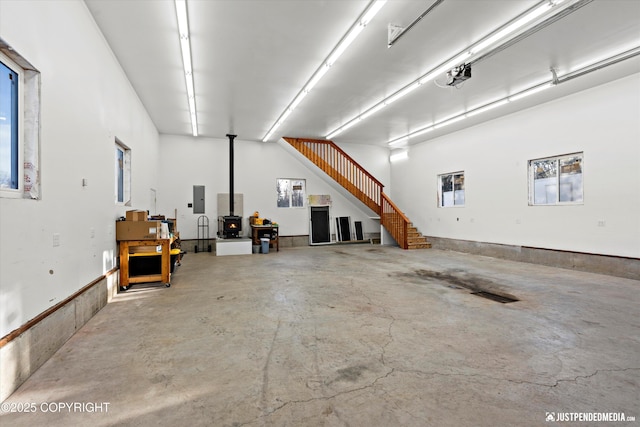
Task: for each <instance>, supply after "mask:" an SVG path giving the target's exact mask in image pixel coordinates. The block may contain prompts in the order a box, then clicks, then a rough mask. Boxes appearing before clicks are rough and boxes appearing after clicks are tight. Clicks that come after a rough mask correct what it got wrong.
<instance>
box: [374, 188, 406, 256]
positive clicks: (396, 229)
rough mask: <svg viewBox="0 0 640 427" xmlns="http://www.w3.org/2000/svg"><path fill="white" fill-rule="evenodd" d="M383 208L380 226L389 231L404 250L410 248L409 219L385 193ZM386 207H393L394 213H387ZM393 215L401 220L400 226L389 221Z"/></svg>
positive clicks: (383, 194)
mask: <svg viewBox="0 0 640 427" xmlns="http://www.w3.org/2000/svg"><path fill="white" fill-rule="evenodd" d="M381 196H382V203H381V204H382V206H381V207H380V224H381V225H382V226H384V228H386V229H387V231H389V234H391V237H393V238H394V239H395V241H396V243H398V246H400V247H401V248H402V249H408V248H409V241H408V240H409V239H408V237H409V224H410V223H411V221H409V218H407V216H406V215H405V214H404V213H403V212H402V211H401V210H400V209H399V208H398V206H396V204H395V203H393V202H392V201H391V199H390V198H389V196H387V195H386V194H385V193H382V195H381ZM385 206H389V207H391V210H392V212H386V210H385ZM389 215H393V217H394V218H398V219H399V220H400V224H397V221H396V222H395V223H391V222H390V221H389V220H388V218H389V217H388V216H389Z"/></svg>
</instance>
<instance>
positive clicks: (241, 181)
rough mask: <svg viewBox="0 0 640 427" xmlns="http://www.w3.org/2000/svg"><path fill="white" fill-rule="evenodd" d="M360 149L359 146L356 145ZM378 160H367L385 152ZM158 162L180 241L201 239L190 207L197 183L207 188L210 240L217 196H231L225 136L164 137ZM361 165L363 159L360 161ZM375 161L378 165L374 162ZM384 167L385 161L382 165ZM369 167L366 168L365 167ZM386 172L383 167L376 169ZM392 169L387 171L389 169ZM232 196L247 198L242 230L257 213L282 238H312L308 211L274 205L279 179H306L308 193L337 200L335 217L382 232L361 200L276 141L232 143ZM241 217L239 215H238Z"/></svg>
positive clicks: (161, 205)
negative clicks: (274, 225) (353, 198)
mask: <svg viewBox="0 0 640 427" xmlns="http://www.w3.org/2000/svg"><path fill="white" fill-rule="evenodd" d="M355 149H356V150H357V149H358V147H355ZM382 153H383V154H382V155H380V154H379V153H378V154H377V155H376V156H373V157H371V156H369V157H365V158H364V159H363V162H364V163H362V164H363V166H365V164H367V163H368V164H372V165H374V168H375V167H376V166H375V164H377V163H380V160H379V159H385V160H384V161H386V156H385V155H384V153H386V149H384V150H382ZM160 156H161V157H160V163H161V164H162V165H163V168H164V170H165V172H164V173H162V174H161V176H160V178H159V179H160V183H161V184H160V188H159V191H158V210H159V212H163V213H166V214H171V215H172V214H173V212H174V209H178V228H179V230H180V237H181V238H182V239H195V238H196V237H197V219H198V217H199V216H200V214H194V213H193V209H191V208H188V207H187V204H188V203H191V202H192V200H191V199H192V187H193V185H204V186H205V188H206V192H207V194H206V197H205V204H206V205H205V215H206V216H207V217H208V218H209V227H210V235H211V237H214V236H215V233H216V232H217V229H218V228H217V227H218V224H217V218H218V212H217V206H216V201H217V194H218V193H228V192H229V140H228V139H225V138H220V139H218V138H193V137H187V136H175V135H161V136H160ZM358 161H359V162H360V159H359V160H358ZM376 162H377V163H376ZM383 163H384V162H383ZM365 167H367V166H365ZM377 167H378V168H379V170H380V171H381V172H382V173H384V172H385V169H384V167H383V166H381V165H378V166H377ZM387 170H388V169H387ZM234 172H235V174H234V175H235V181H234V192H235V193H242V194H243V196H244V212H242V215H243V217H244V222H243V228H244V229H245V234H246V227H247V217H248V216H250V215H251V214H253V212H254V211H258V212H259V213H260V216H261V217H263V218H270V219H271V220H273V221H276V222H277V223H278V224H279V225H280V235H282V236H299V235H308V234H309V209H308V208H307V207H305V208H303V209H299V208H278V207H277V206H276V200H277V199H276V180H277V179H278V178H301V179H305V180H306V193H307V195H310V194H330V195H331V197H332V201H333V207H332V210H331V215H332V216H351V218H352V220H353V221H363V228H364V232H365V233H379V232H380V228H379V222H377V221H373V220H370V219H369V216H371V215H373V213H372V212H369V211H368V209H367V208H366V207H365V206H364V205H362V204H361V203H360V202H357V203H354V202H353V201H351V200H350V199H348V198H347V197H345V196H344V195H342V194H340V191H338V190H337V189H336V188H335V187H333V186H331V185H330V183H329V182H328V181H327V180H330V178H329V177H327V176H326V175H324V173H323V172H321V171H320V170H319V169H318V168H317V167H315V166H313V167H307V165H306V164H305V163H303V162H302V161H300V160H299V159H298V158H296V156H294V155H292V154H291V153H290V152H289V151H287V150H285V149H283V147H282V146H281V145H280V144H278V143H264V142H255V141H244V140H242V138H241V137H240V136H238V137H237V138H236V139H235V142H234ZM235 213H236V215H239V214H240V212H235Z"/></svg>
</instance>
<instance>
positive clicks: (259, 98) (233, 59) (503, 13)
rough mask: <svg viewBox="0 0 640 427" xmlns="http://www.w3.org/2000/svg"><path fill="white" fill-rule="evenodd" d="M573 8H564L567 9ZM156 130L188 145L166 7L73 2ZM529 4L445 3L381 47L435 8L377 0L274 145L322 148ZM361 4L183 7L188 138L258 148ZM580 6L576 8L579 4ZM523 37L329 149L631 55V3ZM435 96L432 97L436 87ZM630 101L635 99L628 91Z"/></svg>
mask: <svg viewBox="0 0 640 427" xmlns="http://www.w3.org/2000/svg"><path fill="white" fill-rule="evenodd" d="M575 1H576V0H574V2H575ZM85 2H86V4H87V6H88V8H89V10H90V12H91V13H92V15H93V16H94V18H95V20H96V23H97V24H98V26H99V27H100V29H101V31H102V32H103V34H104V36H105V38H106V40H107V42H108V43H109V45H110V46H111V48H112V50H113V52H114V53H115V55H116V57H117V58H118V60H119V61H120V64H121V65H122V68H123V69H124V71H125V73H126V74H127V76H128V78H129V80H130V81H131V83H132V85H133V87H134V89H135V90H136V92H137V93H138V95H139V97H140V99H141V100H142V102H143V104H144V105H145V107H146V109H147V110H148V112H149V114H150V115H151V118H152V119H153V121H154V123H155V125H156V127H157V128H158V130H159V132H160V133H165V134H176V135H190V134H191V124H190V120H189V111H188V102H187V96H186V89H185V81H184V75H183V71H182V62H181V61H182V57H181V52H180V43H179V38H178V30H177V22H176V14H175V7H174V3H173V1H170V0H127V1H125V0H85ZM539 3H540V0H445V1H443V2H442V3H440V4H439V5H438V6H437V7H434V8H433V10H432V11H431V12H430V13H429V14H428V15H427V16H425V17H424V18H423V19H422V20H420V21H419V22H418V23H417V24H416V25H415V26H414V27H413V28H412V29H411V30H410V31H408V32H407V33H406V34H405V35H404V36H403V37H402V38H401V39H399V40H398V41H397V42H396V43H395V44H394V46H393V47H391V48H387V27H388V24H389V23H392V24H397V25H402V26H406V25H408V24H409V23H411V22H412V21H413V20H414V19H416V18H417V17H418V16H419V15H420V14H422V13H423V12H424V11H425V10H427V9H428V8H429V7H430V6H431V5H432V4H434V0H423V1H418V0H389V1H388V2H387V3H386V5H385V6H384V7H383V8H382V9H381V11H380V12H379V13H378V14H377V15H376V16H375V18H374V19H373V20H372V21H371V22H370V23H369V25H368V26H367V27H366V28H365V29H364V30H363V32H362V33H361V34H360V36H359V37H358V38H357V39H356V40H355V41H354V42H353V43H352V45H351V46H350V47H349V49H348V50H347V51H346V52H345V53H344V54H343V55H342V56H341V57H340V59H339V60H338V61H337V62H336V63H335V64H334V65H333V66H332V67H331V69H330V70H329V72H328V73H327V74H326V75H325V76H324V78H323V79H322V80H321V81H320V83H318V85H317V86H316V87H315V88H314V89H313V90H312V92H311V93H310V94H309V95H308V96H307V97H306V98H305V99H304V100H303V101H302V103H301V104H300V105H299V106H298V107H297V108H296V109H295V110H294V111H293V113H292V114H291V115H290V116H289V118H288V119H287V120H286V121H285V123H284V124H283V125H282V126H281V127H280V128H278V130H277V131H276V133H275V134H274V136H273V137H272V138H271V140H272V141H273V140H276V139H277V138H278V137H279V136H293V137H310V138H318V139H322V138H324V137H325V136H326V135H327V134H328V133H329V132H331V131H333V130H335V129H336V128H338V127H340V126H341V125H343V124H344V123H346V122H347V121H348V120H349V119H352V118H354V117H355V116H357V115H358V114H360V113H361V112H363V111H365V110H366V109H368V108H370V107H372V106H373V105H374V104H376V103H377V102H379V101H381V100H382V99H383V98H385V97H387V96H389V95H391V94H393V93H394V92H395V91H397V90H399V89H400V88H402V87H403V86H405V85H407V84H408V83H410V82H412V81H414V80H415V79H417V78H419V77H420V76H422V75H423V74H425V73H426V72H427V71H429V70H431V69H432V68H435V67H436V66H437V65H439V64H440V63H442V62H444V61H445V60H447V59H449V58H451V57H452V56H454V55H456V54H457V53H459V52H461V51H463V49H465V48H467V47H469V46H470V45H472V44H473V43H475V42H477V41H479V40H480V39H482V38H483V37H484V36H486V35H488V34H489V33H491V32H492V31H494V30H495V29H497V28H499V27H500V26H502V25H504V24H505V23H507V22H508V21H510V20H512V19H513V18H515V17H516V16H518V15H519V14H521V13H523V12H524V11H526V10H528V9H529V8H531V7H533V6H535V5H537V4H539ZM368 4H369V1H368V0H187V7H188V15H189V25H190V29H191V49H192V53H193V69H194V83H195V91H196V106H197V114H198V127H199V135H200V136H203V137H213V138H225V134H227V133H235V134H237V135H238V138H239V139H243V140H256V141H259V140H262V138H263V137H264V136H265V134H266V133H267V132H268V131H269V129H270V128H271V126H272V125H273V124H274V123H275V121H276V120H277V119H278V118H279V116H280V115H281V114H282V113H283V111H284V110H285V108H286V107H287V106H288V105H289V104H290V103H291V101H292V100H293V99H294V97H295V96H296V95H297V94H298V92H299V91H300V90H301V89H302V87H303V86H304V85H305V83H306V82H307V81H308V80H309V78H310V77H311V76H312V75H313V73H314V72H315V70H316V69H317V68H318V67H319V66H320V65H321V64H322V62H323V61H324V60H325V59H326V57H327V56H328V55H329V53H330V52H331V50H332V49H333V48H334V46H335V45H336V44H337V43H338V42H339V41H340V39H341V38H342V37H343V36H344V35H345V34H346V32H347V31H348V29H349V28H350V27H351V25H352V24H353V23H354V22H355V21H356V19H357V18H358V17H359V16H360V14H362V13H363V11H364V10H365V9H366V8H367V6H368ZM582 4H583V5H582ZM580 5H582V7H574V9H575V10H574V11H573V12H572V13H569V14H567V15H566V16H564V17H563V18H562V19H559V20H557V21H555V22H553V23H551V24H549V25H547V26H545V27H544V28H542V29H540V30H539V31H536V32H535V33H533V34H532V35H530V36H528V37H526V38H524V39H522V40H520V41H519V42H517V43H514V44H512V45H511V46H509V47H507V48H505V49H503V50H501V51H499V52H497V53H495V54H493V55H490V56H488V57H486V58H483V59H480V60H477V61H475V62H474V58H472V59H471V62H472V77H471V79H469V80H467V81H466V82H464V84H462V85H460V86H459V87H457V88H456V87H451V86H446V85H444V83H445V81H446V77H445V76H444V75H442V76H441V77H439V78H437V79H436V83H439V85H437V84H435V83H430V84H425V85H423V86H421V87H419V88H418V89H416V90H414V91H413V92H412V93H410V94H409V95H407V96H405V97H404V98H402V99H400V100H398V101H396V102H395V103H393V104H392V105H390V106H388V107H386V108H384V109H383V110H381V111H379V112H377V113H375V114H374V115H372V116H371V117H369V118H368V119H366V120H363V121H362V122H360V123H358V124H357V125H355V126H353V127H351V128H350V129H348V130H346V131H345V132H343V133H341V134H340V135H338V136H336V137H335V138H333V140H334V141H337V142H340V141H345V142H353V143H361V144H374V145H381V146H386V143H387V141H389V140H390V139H393V138H396V137H400V136H402V135H405V134H407V133H409V132H412V131H415V130H416V129H419V128H422V127H424V126H427V125H429V124H431V123H433V122H434V121H438V120H441V119H443V118H446V117H448V116H451V115H453V114H456V113H459V112H462V111H465V110H468V109H470V108H473V107H476V106H479V105H482V104H485V103H487V102H489V101H492V100H495V99H499V98H503V97H505V96H508V95H510V94H513V93H515V92H518V91H520V90H523V89H525V88H527V87H529V86H531V85H533V84H535V83H538V82H542V81H545V80H550V79H551V77H552V74H551V72H550V68H551V67H554V68H555V69H557V70H558V73H559V74H560V75H563V74H566V73H567V72H570V71H573V70H575V69H576V67H579V66H580V65H581V64H584V63H588V62H592V61H594V60H596V59H602V58H605V57H607V56H611V55H612V54H613V53H616V52H620V51H622V50H625V49H629V48H632V47H637V46H640V1H638V0H593V1H589V0H586V1H583V2H582V3H580V2H579V3H577V6H580ZM639 58H640V57H638V56H636V57H635V58H633V59H630V60H626V61H624V62H622V63H619V64H617V65H615V66H611V67H607V68H606V69H603V70H599V71H597V72H594V73H591V74H589V75H587V76H584V77H581V78H578V79H574V80H571V81H569V82H566V83H562V84H560V85H558V86H556V87H553V88H551V89H549V90H547V91H544V92H542V93H540V94H539V95H536V96H532V97H530V98H527V99H526V100H522V101H520V102H518V103H516V102H513V103H510V104H509V105H506V106H503V107H500V108H498V109H495V110H492V111H491V112H488V113H486V114H480V115H478V116H474V117H473V118H468V119H466V120H463V121H461V122H458V123H456V124H454V125H451V126H447V127H446V128H442V129H438V130H436V131H434V132H431V133H429V134H426V135H424V136H423V137H421V138H417V139H412V140H411V141H410V143H412V144H413V143H416V142H420V141H424V140H426V139H428V138H433V137H436V136H439V135H441V134H443V133H444V132H451V131H455V130H457V129H460V128H462V127H466V126H470V125H473V124H476V123H479V122H480V121H484V120H489V119H492V118H495V117H498V116H500V115H504V114H507V113H510V112H513V111H516V110H518V109H522V108H526V107H529V106H532V105H534V104H537V103H539V102H544V101H548V100H550V99H553V98H556V97H559V96H564V95H566V94H568V93H572V92H575V91H577V90H582V89H585V88H588V87H590V86H594V85H597V84H602V83H605V82H607V81H610V80H613V79H616V78H620V77H623V76H625V75H629V74H631V73H634V72H639V71H640V59H639ZM443 85H444V86H445V87H441V86H443ZM639 92H640V88H639Z"/></svg>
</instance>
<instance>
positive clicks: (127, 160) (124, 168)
mask: <svg viewBox="0 0 640 427" xmlns="http://www.w3.org/2000/svg"><path fill="white" fill-rule="evenodd" d="M116 203H119V204H123V205H127V206H129V205H131V150H130V149H129V147H127V146H126V145H124V144H122V143H121V142H120V141H118V140H117V139H116Z"/></svg>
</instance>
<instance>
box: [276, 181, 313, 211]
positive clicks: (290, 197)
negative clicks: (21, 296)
mask: <svg viewBox="0 0 640 427" xmlns="http://www.w3.org/2000/svg"><path fill="white" fill-rule="evenodd" d="M305 186H306V185H305V180H304V179H278V180H277V183H276V190H277V192H278V202H277V204H278V207H279V208H302V207H304V199H305Z"/></svg>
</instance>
